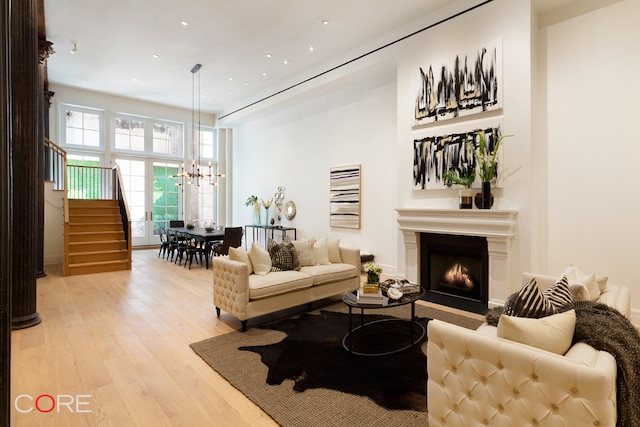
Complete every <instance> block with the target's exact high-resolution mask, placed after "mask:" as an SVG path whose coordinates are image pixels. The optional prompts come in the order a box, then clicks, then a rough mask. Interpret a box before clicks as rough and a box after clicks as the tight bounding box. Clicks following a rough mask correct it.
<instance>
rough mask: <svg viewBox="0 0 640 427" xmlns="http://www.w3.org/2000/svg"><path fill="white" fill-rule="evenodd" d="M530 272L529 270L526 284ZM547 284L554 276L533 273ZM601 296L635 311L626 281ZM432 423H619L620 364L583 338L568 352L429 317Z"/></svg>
mask: <svg viewBox="0 0 640 427" xmlns="http://www.w3.org/2000/svg"><path fill="white" fill-rule="evenodd" d="M532 276H533V275H531V274H528V273H524V274H523V283H526V282H527V281H528V280H529V279H530V277H532ZM535 277H536V279H537V282H538V284H539V285H540V287H541V288H542V289H544V288H546V287H548V286H550V285H551V284H553V283H555V280H556V278H555V277H552V276H543V275H535ZM601 291H602V293H601V295H600V297H599V298H598V302H602V303H604V304H607V305H609V306H611V307H614V308H616V309H617V310H618V311H620V312H621V313H622V314H623V315H625V316H626V317H630V314H631V308H630V306H631V294H630V292H629V289H628V288H627V287H625V286H619V285H611V284H608V285H606V287H604V288H603V289H601ZM427 334H428V342H427V344H426V349H425V348H424V347H423V351H425V352H426V354H427V375H428V381H427V405H428V409H429V426H430V427H439V426H442V427H444V426H447V427H462V426H465V427H471V426H473V427H476V426H478V427H479V426H491V427H523V426H535V427H545V426H549V427H577V426H589V427H592V426H598V427H605V426H611V427H615V425H616V420H617V411H616V403H617V400H616V381H617V365H616V361H615V358H614V357H613V356H612V355H611V354H610V353H608V352H605V351H599V350H596V349H595V348H593V347H591V346H590V345H587V344H585V343H577V344H575V345H573V346H572V347H571V348H570V349H569V351H568V352H567V353H566V354H564V355H558V354H554V353H550V352H548V351H545V350H541V349H538V348H535V347H531V346H528V345H524V344H520V343H517V342H514V341H510V340H507V339H502V338H499V337H498V336H497V328H496V327H493V326H489V325H487V324H484V325H482V326H480V327H479V328H478V329H477V330H476V331H474V330H470V329H466V328H462V327H459V326H456V325H452V324H449V323H445V322H442V321H439V320H432V321H430V322H429V324H428V329H427Z"/></svg>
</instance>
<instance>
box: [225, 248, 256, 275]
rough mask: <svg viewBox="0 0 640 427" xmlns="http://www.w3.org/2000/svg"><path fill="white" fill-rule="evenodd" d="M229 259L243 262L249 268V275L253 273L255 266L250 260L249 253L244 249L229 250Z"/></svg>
mask: <svg viewBox="0 0 640 427" xmlns="http://www.w3.org/2000/svg"><path fill="white" fill-rule="evenodd" d="M229 259H231V260H234V261H238V262H243V263H245V264H246V265H247V267H249V274H251V273H253V265H252V264H251V260H250V259H249V252H247V251H245V250H244V249H242V248H229Z"/></svg>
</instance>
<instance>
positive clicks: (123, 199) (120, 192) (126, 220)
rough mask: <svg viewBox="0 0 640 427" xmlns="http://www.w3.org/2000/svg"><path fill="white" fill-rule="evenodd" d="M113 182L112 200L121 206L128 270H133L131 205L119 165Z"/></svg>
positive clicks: (115, 169) (115, 167)
mask: <svg viewBox="0 0 640 427" xmlns="http://www.w3.org/2000/svg"><path fill="white" fill-rule="evenodd" d="M112 180H113V184H114V185H113V193H112V198H113V199H115V200H117V201H118V206H120V217H121V218H122V227H123V229H124V238H125V241H126V242H127V253H128V264H129V265H128V269H129V270H131V250H132V247H133V246H132V240H133V239H132V238H131V220H130V218H131V214H130V213H129V204H128V203H127V195H126V194H125V192H124V186H123V181H122V175H121V174H120V168H119V167H118V165H116V166H114V167H113V169H112Z"/></svg>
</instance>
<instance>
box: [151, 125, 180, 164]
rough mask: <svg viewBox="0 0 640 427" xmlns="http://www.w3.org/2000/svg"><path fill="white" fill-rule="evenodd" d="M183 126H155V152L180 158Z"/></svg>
mask: <svg viewBox="0 0 640 427" xmlns="http://www.w3.org/2000/svg"><path fill="white" fill-rule="evenodd" d="M181 146H182V126H180V125H178V124H166V123H154V124H153V152H154V153H159V154H171V155H173V156H178V155H180V154H181V153H182V150H181V149H180V148H181Z"/></svg>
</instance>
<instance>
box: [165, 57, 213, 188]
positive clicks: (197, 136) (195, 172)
mask: <svg viewBox="0 0 640 427" xmlns="http://www.w3.org/2000/svg"><path fill="white" fill-rule="evenodd" d="M200 68H202V64H196V65H194V66H193V68H192V69H191V146H192V147H193V148H192V152H191V154H192V156H193V159H192V160H191V167H190V169H185V167H184V163H182V165H181V166H180V173H179V174H178V175H177V177H179V178H180V181H178V182H177V183H176V186H180V185H182V184H183V183H184V182H186V183H187V184H194V185H197V186H200V184H201V183H202V184H209V185H218V181H217V178H218V177H219V178H224V177H225V175H224V174H213V173H212V172H211V171H212V168H211V162H209V165H208V167H207V169H206V171H205V168H204V167H203V166H201V157H202V156H201V153H202V144H201V136H202V134H201V127H200V74H199V73H198V72H199V71H200ZM196 74H197V75H198V126H197V128H196V122H195V119H196V117H195V115H196V101H195V99H196ZM196 147H197V148H198V150H197V157H198V161H197V162H196V159H195V157H196ZM169 178H174V176H173V175H170V176H169Z"/></svg>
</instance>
